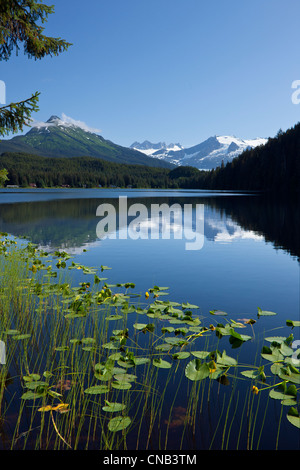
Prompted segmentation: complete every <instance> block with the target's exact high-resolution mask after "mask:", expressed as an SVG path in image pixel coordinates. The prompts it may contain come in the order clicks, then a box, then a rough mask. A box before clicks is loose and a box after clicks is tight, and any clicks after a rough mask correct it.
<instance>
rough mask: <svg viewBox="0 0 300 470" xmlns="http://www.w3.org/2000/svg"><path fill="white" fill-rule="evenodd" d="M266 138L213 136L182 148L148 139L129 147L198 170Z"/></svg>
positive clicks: (177, 145) (234, 155) (228, 159)
mask: <svg viewBox="0 0 300 470" xmlns="http://www.w3.org/2000/svg"><path fill="white" fill-rule="evenodd" d="M267 140H268V139H264V138H256V139H245V140H243V139H239V138H237V137H234V136H214V137H209V138H208V139H207V140H205V141H204V142H201V143H200V144H198V145H194V146H192V147H189V148H183V147H182V146H181V145H180V144H175V145H174V144H170V145H168V146H167V145H166V144H165V143H164V142H163V143H161V142H159V143H158V144H151V143H150V142H148V141H145V142H143V143H142V144H139V143H138V142H135V143H134V144H132V145H131V148H135V149H137V150H139V151H140V152H143V153H146V155H148V156H150V157H153V158H159V159H161V160H165V161H167V162H169V163H173V164H175V165H178V166H183V165H188V166H194V167H196V168H198V169H199V170H211V169H213V168H216V167H218V166H220V165H221V164H222V162H224V164H225V165H226V163H227V162H230V161H232V160H233V159H234V158H236V157H238V156H239V155H240V154H241V153H242V152H243V151H244V150H246V149H248V148H254V147H257V146H260V145H264V144H265V143H266V142H267ZM159 147H160V148H159Z"/></svg>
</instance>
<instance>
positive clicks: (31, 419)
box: [0, 234, 300, 450]
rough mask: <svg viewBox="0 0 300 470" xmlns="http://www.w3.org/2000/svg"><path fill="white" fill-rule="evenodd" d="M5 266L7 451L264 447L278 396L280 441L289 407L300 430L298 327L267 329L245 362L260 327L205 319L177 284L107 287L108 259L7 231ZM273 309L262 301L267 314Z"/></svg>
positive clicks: (0, 394)
mask: <svg viewBox="0 0 300 470" xmlns="http://www.w3.org/2000/svg"><path fill="white" fill-rule="evenodd" d="M0 268H1V278H0V340H1V341H3V343H4V344H5V351H6V360H5V363H4V364H1V365H0V410H1V414H0V416H1V418H0V423H1V427H2V434H3V436H4V438H3V443H2V444H1V445H2V446H3V448H10V449H57V450H59V449H73V450H75V449H100V450H113V449H124V450H126V449H147V448H150V447H151V448H157V449H165V450H167V449H169V448H172V446H174V442H176V443H177V444H176V445H178V446H179V447H180V449H187V448H190V447H192V448H197V449H208V448H211V449H212V448H218V449H230V448H248V449H254V448H259V446H260V444H261V442H262V440H263V428H264V426H265V423H266V419H267V417H268V418H270V416H269V413H268V412H267V408H266V407H265V405H266V403H267V402H268V401H270V400H272V402H273V401H275V402H278V403H279V405H281V406H282V408H281V411H280V413H279V419H278V420H277V431H276V435H275V442H274V448H279V447H280V427H281V425H282V422H283V419H284V416H283V415H284V411H283V407H284V408H285V409H286V410H288V412H287V413H286V418H287V420H288V424H289V425H290V426H294V427H295V429H297V428H299V413H298V410H297V396H298V395H297V394H298V392H299V390H298V388H299V387H298V385H299V376H300V374H299V351H296V352H295V351H294V350H292V348H291V342H292V340H293V336H292V334H290V335H288V336H287V337H278V336H277V337H266V338H263V340H264V341H266V342H267V343H268V345H267V346H266V345H264V346H263V349H262V351H261V352H260V353H259V352H256V357H254V358H253V361H252V362H253V363H252V364H251V363H250V365H249V364H248V365H245V364H243V363H242V361H240V359H239V354H238V351H239V350H240V348H245V347H247V343H248V342H249V341H251V340H253V336H254V335H253V336H249V335H244V334H241V333H240V331H242V330H241V328H243V327H245V325H242V324H241V323H238V322H235V321H233V320H228V319H227V315H226V312H222V311H211V312H210V313H209V318H208V322H207V323H208V324H207V325H204V324H203V318H202V317H200V316H197V309H198V306H196V305H193V304H190V303H188V302H187V303H180V302H175V301H171V300H169V296H168V294H169V292H168V288H165V287H158V286H154V287H152V288H151V289H149V291H148V293H147V295H146V296H144V294H143V295H141V294H136V293H135V292H134V287H135V286H134V284H132V283H123V284H114V285H112V284H109V280H108V278H107V277H106V276H105V274H106V271H107V270H108V267H106V266H100V267H99V268H93V267H87V266H82V265H80V264H78V263H75V262H74V261H73V260H72V258H71V257H70V256H69V255H68V254H67V253H65V252H55V253H51V254H49V253H46V252H44V251H42V250H39V249H38V248H37V247H36V246H34V245H33V244H31V243H30V242H28V241H27V240H25V241H20V240H15V239H13V238H12V237H10V236H8V235H7V234H3V236H2V238H1V244H0ZM273 314H274V313H273V312H264V311H262V310H261V309H258V319H259V318H260V317H261V316H272V315H273ZM212 318H213V323H210V322H211V319H212ZM204 320H205V318H204ZM255 321H256V320H255ZM255 321H254V320H253V319H252V320H251V321H250V322H249V328H250V329H251V332H254V328H255V325H254V323H255ZM286 326H287V327H288V328H291V329H294V328H295V327H298V326H299V324H298V323H297V321H292V320H289V321H288V322H287V325H286ZM257 337H258V335H256V337H255V340H257ZM227 339H228V340H229V345H230V346H231V348H232V351H233V353H234V354H233V353H231V354H230V355H228V354H227V352H226V350H225V349H224V341H226V340H227ZM222 347H223V351H222V352H221V349H222ZM232 354H233V355H232ZM257 358H259V365H257V366H256V365H255V362H256V359H257ZM292 358H293V360H292ZM267 368H268V375H267V374H266V370H267ZM270 378H273V382H272V381H271V380H270ZM271 382H272V383H271ZM228 384H230V385H229V386H228ZM253 392H254V393H253ZM257 395H259V396H257ZM265 396H266V397H267V400H266V399H265ZM261 402H262V403H261ZM262 406H263V412H262V411H261V407H262ZM275 424H276V423H275Z"/></svg>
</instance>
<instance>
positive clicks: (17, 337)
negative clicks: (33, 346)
mask: <svg viewBox="0 0 300 470" xmlns="http://www.w3.org/2000/svg"><path fill="white" fill-rule="evenodd" d="M30 336H31V335H29V334H23V335H16V336H13V339H17V340H24V339H29V338H30Z"/></svg>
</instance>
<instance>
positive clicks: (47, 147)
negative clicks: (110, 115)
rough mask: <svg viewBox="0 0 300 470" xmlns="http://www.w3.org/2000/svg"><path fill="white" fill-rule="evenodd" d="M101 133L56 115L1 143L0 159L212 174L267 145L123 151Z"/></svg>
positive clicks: (230, 139) (237, 142) (225, 142)
mask: <svg viewBox="0 0 300 470" xmlns="http://www.w3.org/2000/svg"><path fill="white" fill-rule="evenodd" d="M99 132H100V131H98V130H97V129H90V128H88V127H87V126H86V125H85V124H84V123H82V122H80V121H74V120H73V119H71V118H68V117H67V116H65V115H62V118H59V117H58V116H55V115H53V116H51V117H50V118H49V119H48V120H47V121H46V122H36V123H34V124H33V125H32V127H31V129H30V130H29V131H28V132H27V133H26V134H25V135H19V136H16V137H13V138H11V139H6V140H2V141H0V155H1V154H2V153H4V152H5V153H7V152H11V153H20V152H21V153H28V154H31V155H39V156H42V157H50V158H58V157H66V158H71V157H94V158H101V159H104V160H108V161H111V162H115V163H125V164H139V165H146V166H151V167H161V168H169V169H172V168H175V167H178V166H191V167H195V168H197V169H199V170H211V169H213V168H217V167H219V166H221V165H222V162H223V163H224V164H226V163H227V162H231V161H232V160H233V159H234V158H236V157H238V156H239V155H240V154H241V153H242V152H243V151H245V150H247V149H251V148H255V147H258V146H261V145H265V144H266V142H267V141H268V139H263V138H256V139H248V140H243V139H239V138H237V137H234V136H213V137H209V138H208V139H206V140H205V141H203V142H201V143H199V144H197V145H194V146H192V147H188V148H184V147H183V146H182V145H181V144H180V143H175V144H173V143H171V144H168V145H167V144H166V143H165V142H158V143H155V144H154V143H152V142H149V141H148V140H145V141H144V142H142V143H139V142H134V143H133V144H132V145H131V146H130V147H124V146H121V145H118V144H116V143H113V142H111V141H110V140H106V139H104V138H103V137H102V136H101V135H99Z"/></svg>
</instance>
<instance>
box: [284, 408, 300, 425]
mask: <svg viewBox="0 0 300 470" xmlns="http://www.w3.org/2000/svg"><path fill="white" fill-rule="evenodd" d="M286 417H287V419H288V420H289V422H290V423H291V424H292V425H293V426H296V428H300V416H299V413H298V411H297V410H296V409H295V408H293V407H292V408H290V409H289V412H288V414H287V416H286Z"/></svg>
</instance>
